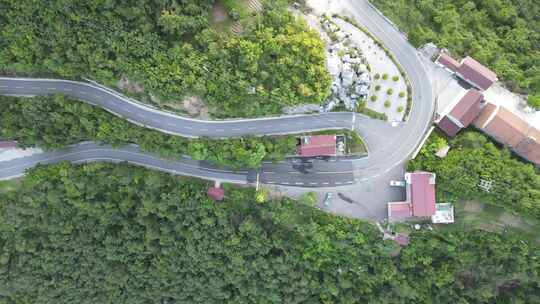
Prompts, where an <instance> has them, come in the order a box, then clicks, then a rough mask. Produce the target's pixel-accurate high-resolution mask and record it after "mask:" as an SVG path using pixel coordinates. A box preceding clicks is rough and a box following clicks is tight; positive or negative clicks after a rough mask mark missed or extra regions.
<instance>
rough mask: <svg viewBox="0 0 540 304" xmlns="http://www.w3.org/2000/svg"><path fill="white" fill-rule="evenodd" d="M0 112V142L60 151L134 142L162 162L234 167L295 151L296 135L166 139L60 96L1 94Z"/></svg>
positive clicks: (151, 131)
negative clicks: (185, 158) (189, 160)
mask: <svg viewBox="0 0 540 304" xmlns="http://www.w3.org/2000/svg"><path fill="white" fill-rule="evenodd" d="M0 109H1V110H0V138H3V139H13V140H17V141H18V142H19V144H20V145H23V146H35V145H37V146H39V147H41V148H46V149H58V148H62V147H65V146H67V145H70V144H76V143H78V142H81V141H85V140H94V141H98V142H103V143H107V144H111V145H113V146H122V145H125V144H127V143H135V144H138V145H139V146H140V148H141V149H142V150H144V151H148V152H153V153H158V154H159V155H161V156H163V157H166V158H170V159H175V158H178V157H179V156H180V155H184V154H185V155H190V156H191V157H193V158H194V159H197V160H206V161H209V162H210V163H213V164H215V165H218V166H225V167H229V168H237V169H238V168H256V167H259V166H260V164H261V162H262V160H263V159H266V160H281V159H283V158H284V157H285V156H286V155H288V154H294V153H295V149H296V138H295V136H294V135H290V136H264V137H243V138H234V139H224V140H216V139H209V138H200V139H188V138H184V137H180V136H174V135H169V134H165V133H162V132H159V131H155V130H150V129H146V128H143V127H139V126H137V125H134V124H132V123H130V122H128V121H126V120H124V119H122V118H119V117H116V116H114V115H112V114H110V113H109V112H106V111H105V110H102V109H100V108H97V107H94V106H90V105H87V104H84V103H82V102H78V101H74V100H69V99H68V98H67V97H65V96H63V95H56V96H54V97H33V98H31V99H29V98H16V97H6V96H0Z"/></svg>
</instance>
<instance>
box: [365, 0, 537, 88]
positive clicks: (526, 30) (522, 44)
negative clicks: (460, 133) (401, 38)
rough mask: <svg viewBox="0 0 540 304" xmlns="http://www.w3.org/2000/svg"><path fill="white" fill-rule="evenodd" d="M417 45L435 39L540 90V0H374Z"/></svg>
mask: <svg viewBox="0 0 540 304" xmlns="http://www.w3.org/2000/svg"><path fill="white" fill-rule="evenodd" d="M372 2H373V3H374V4H375V5H376V6H377V7H378V8H379V9H381V10H382V12H383V13H384V14H385V15H386V16H388V17H389V18H390V19H392V20H393V21H394V22H395V23H396V24H397V25H398V26H399V27H400V28H401V29H402V30H403V31H404V32H406V33H407V36H408V39H409V41H411V43H413V44H414V45H415V46H421V45H423V44H424V43H427V42H434V43H435V44H437V45H438V46H439V47H444V48H448V49H449V50H450V51H451V52H452V53H453V54H455V55H457V56H465V55H470V56H473V57H474V58H475V59H476V60H478V61H480V62H482V63H484V64H486V65H488V66H489V67H491V68H492V69H493V70H495V71H496V72H497V73H498V75H499V77H501V78H502V79H503V80H505V81H506V82H507V83H508V84H509V85H510V87H511V89H513V90H515V91H518V92H523V93H529V94H531V95H536V96H540V70H539V69H538V67H539V66H540V52H539V51H538V46H539V45H540V6H539V5H538V1H535V0H473V1H465V0H459V1H456V0H442V1H413V0H373V1H372Z"/></svg>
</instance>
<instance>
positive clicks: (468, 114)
mask: <svg viewBox="0 0 540 304" xmlns="http://www.w3.org/2000/svg"><path fill="white" fill-rule="evenodd" d="M483 100H484V95H482V93H480V91H478V90H476V89H470V90H469V91H468V92H467V93H466V94H465V96H463V98H461V100H460V101H459V102H458V103H457V104H456V106H455V107H454V108H453V109H452V111H450V113H449V114H448V115H447V116H445V117H444V118H443V119H441V121H440V122H439V128H440V129H441V130H442V131H444V133H446V134H447V135H448V136H450V137H453V136H455V135H456V134H457V133H458V132H459V130H461V129H462V128H466V127H468V126H469V125H470V124H471V123H472V122H473V120H475V119H476V117H478V115H479V114H480V111H481V110H482V101H483Z"/></svg>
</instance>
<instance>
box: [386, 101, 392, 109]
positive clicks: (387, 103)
mask: <svg viewBox="0 0 540 304" xmlns="http://www.w3.org/2000/svg"><path fill="white" fill-rule="evenodd" d="M391 105H392V103H391V102H390V100H387V101H385V102H384V107H385V108H390V106H391Z"/></svg>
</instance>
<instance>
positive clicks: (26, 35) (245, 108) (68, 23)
mask: <svg viewBox="0 0 540 304" xmlns="http://www.w3.org/2000/svg"><path fill="white" fill-rule="evenodd" d="M4 2H5V1H4ZM226 2H227V3H229V4H230V3H232V2H231V1H226ZM213 3H214V1H211V0H187V1H178V0H172V1H157V2H156V1H120V0H113V1H108V2H107V3H106V4H104V3H101V2H96V1H74V0H59V1H39V2H35V1H30V0H22V1H15V2H14V1H7V2H5V3H3V4H2V5H1V6H2V9H1V10H0V73H2V74H8V75H17V76H23V75H30V76H52V77H64V78H70V79H80V78H82V77H86V78H90V79H94V80H97V81H98V82H101V83H103V84H106V85H108V86H116V83H117V81H118V80H119V79H120V78H121V77H122V76H127V77H128V78H129V79H130V80H131V81H132V82H137V83H140V84H142V86H143V87H144V89H145V94H147V95H152V96H154V97H155V98H152V99H151V100H152V102H153V103H157V104H158V105H164V104H167V105H170V104H171V103H175V102H178V103H181V102H182V99H183V98H184V97H186V96H200V97H202V98H203V100H204V101H205V103H206V104H207V105H208V106H209V107H210V110H211V113H212V114H213V115H214V116H215V117H217V118H224V117H247V116H263V115H268V114H279V113H281V109H282V107H284V106H294V105H298V104H302V103H319V102H321V101H323V100H324V99H325V98H326V97H328V95H329V93H330V90H329V88H330V82H331V79H330V76H329V74H328V73H327V71H326V66H325V53H324V43H323V42H322V40H321V39H320V37H319V35H318V33H317V32H315V31H313V30H311V29H309V27H308V25H307V24H306V23H305V22H304V21H303V20H301V19H299V18H296V17H294V16H293V15H292V14H291V13H290V12H288V11H287V5H288V1H284V0H279V1H267V2H265V9H264V10H263V12H262V13H261V14H259V15H257V16H250V20H251V21H250V22H249V24H245V25H244V26H245V29H244V31H243V32H242V34H241V35H234V34H232V33H230V32H228V31H219V30H216V29H214V28H212V26H211V24H212V22H210V20H209V18H210V11H211V8H212V4H213ZM229 6H230V5H229ZM234 7H236V6H234ZM228 8H229V9H233V7H228ZM229 13H231V12H229ZM240 15H242V14H240ZM240 17H242V16H239V18H240ZM147 101H148V102H150V99H147ZM173 108H174V107H173Z"/></svg>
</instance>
